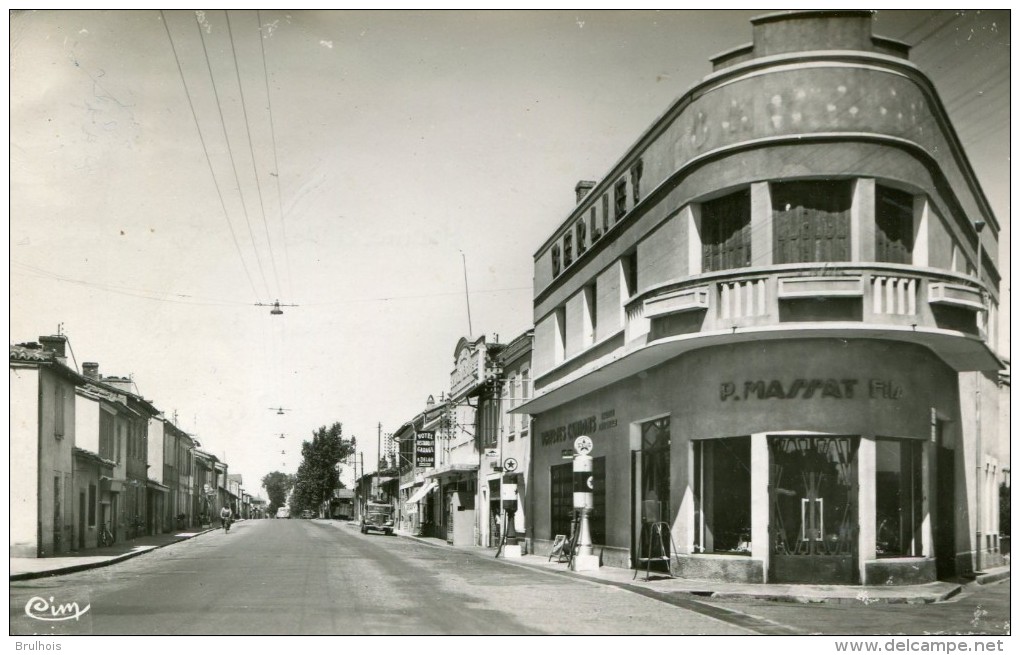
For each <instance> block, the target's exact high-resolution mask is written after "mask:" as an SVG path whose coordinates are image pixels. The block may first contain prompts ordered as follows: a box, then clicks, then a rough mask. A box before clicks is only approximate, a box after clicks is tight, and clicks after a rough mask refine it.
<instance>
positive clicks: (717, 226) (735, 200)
mask: <svg viewBox="0 0 1020 655" xmlns="http://www.w3.org/2000/svg"><path fill="white" fill-rule="evenodd" d="M701 250H702V254H701V262H702V267H703V269H704V271H705V272H708V271H724V270H727V269H731V268H742V267H744V266H750V265H751V192H750V190H749V189H742V190H740V191H737V192H736V193H731V194H729V195H727V196H723V197H722V198H716V199H715V200H709V201H708V202H705V203H703V204H702V205H701Z"/></svg>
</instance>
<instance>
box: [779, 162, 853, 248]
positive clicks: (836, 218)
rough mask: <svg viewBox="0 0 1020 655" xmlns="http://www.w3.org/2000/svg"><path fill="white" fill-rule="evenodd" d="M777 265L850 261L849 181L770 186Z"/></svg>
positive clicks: (850, 187) (850, 186)
mask: <svg viewBox="0 0 1020 655" xmlns="http://www.w3.org/2000/svg"><path fill="white" fill-rule="evenodd" d="M770 191H771V195H772V220H773V226H772V230H773V234H774V239H775V242H774V254H773V257H774V260H775V263H776V264H797V263H802V262H845V261H849V260H850V204H851V199H852V197H853V188H852V183H851V181H850V180H812V181H802V182H776V183H773V184H772V185H771V189H770Z"/></svg>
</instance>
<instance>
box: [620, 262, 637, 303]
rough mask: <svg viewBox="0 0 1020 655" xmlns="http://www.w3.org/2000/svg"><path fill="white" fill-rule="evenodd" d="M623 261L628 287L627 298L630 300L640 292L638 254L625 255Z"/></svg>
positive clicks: (625, 280) (624, 275)
mask: <svg viewBox="0 0 1020 655" xmlns="http://www.w3.org/2000/svg"><path fill="white" fill-rule="evenodd" d="M621 261H622V263H623V279H624V283H625V285H626V291H627V297H628V298H630V297H633V296H634V294H636V293H637V292H638V265H637V252H632V253H630V254H629V255H624V256H623V259H622V260H621Z"/></svg>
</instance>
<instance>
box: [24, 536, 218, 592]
mask: <svg viewBox="0 0 1020 655" xmlns="http://www.w3.org/2000/svg"><path fill="white" fill-rule="evenodd" d="M216 529H217V528H208V529H206V530H202V531H201V532H196V533H195V534H193V535H191V536H190V537H185V538H183V539H178V540H177V541H171V542H168V543H165V544H159V545H156V546H152V547H145V548H142V549H141V550H133V551H131V552H128V553H123V554H121V555H114V556H113V557H110V558H108V559H104V560H102V561H98V562H88V563H85V564H72V565H70V566H64V567H61V568H59V569H49V570H47V571H28V572H26V573H15V574H13V575H11V576H10V579H11V581H12V582H14V581H19V580H36V579H39V578H50V577H53V576H57V575H67V574H69V573H78V572H80V571H88V570H89V569H99V568H102V567H104V566H110V565H111V564H117V563H118V562H123V561H124V560H129V559H132V558H135V557H138V556H139V555H144V554H145V553H150V552H152V551H154V550H159V549H160V548H165V547H166V546H171V545H173V544H179V543H181V542H182V541H187V540H189V539H194V538H195V537H197V536H199V535H203V534H205V533H207V532H212V531H213V530H216Z"/></svg>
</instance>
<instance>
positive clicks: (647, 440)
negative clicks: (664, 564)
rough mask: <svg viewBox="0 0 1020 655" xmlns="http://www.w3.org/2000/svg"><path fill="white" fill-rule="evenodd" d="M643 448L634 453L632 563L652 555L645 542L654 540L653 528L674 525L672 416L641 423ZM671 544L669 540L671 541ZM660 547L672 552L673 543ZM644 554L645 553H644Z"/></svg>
mask: <svg viewBox="0 0 1020 655" xmlns="http://www.w3.org/2000/svg"><path fill="white" fill-rule="evenodd" d="M640 427H641V443H640V446H641V447H640V449H638V450H635V451H634V452H633V453H632V454H631V475H632V479H633V481H634V487H633V490H632V498H633V510H632V520H631V553H632V556H631V564H632V566H637V564H638V559H639V558H642V557H646V556H647V554H648V553H646V552H645V551H647V547H646V546H647V544H646V543H645V542H646V541H647V540H649V539H650V537H651V534H652V532H651V526H652V525H653V524H655V523H658V522H661V521H665V522H666V523H671V517H672V516H673V515H672V513H671V511H670V502H669V494H670V485H669V475H670V426H669V417H668V416H664V417H662V418H659V419H655V420H654V421H648V422H647V423H642V424H641V426H640ZM667 541H668V540H667ZM655 547H656V548H660V549H662V548H665V549H666V551H668V550H669V544H668V543H666V544H664V545H663V544H661V543H660V541H659V540H656V541H655ZM643 553H644V554H643ZM654 555H655V556H664V557H669V555H670V553H669V552H656V553H654Z"/></svg>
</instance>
